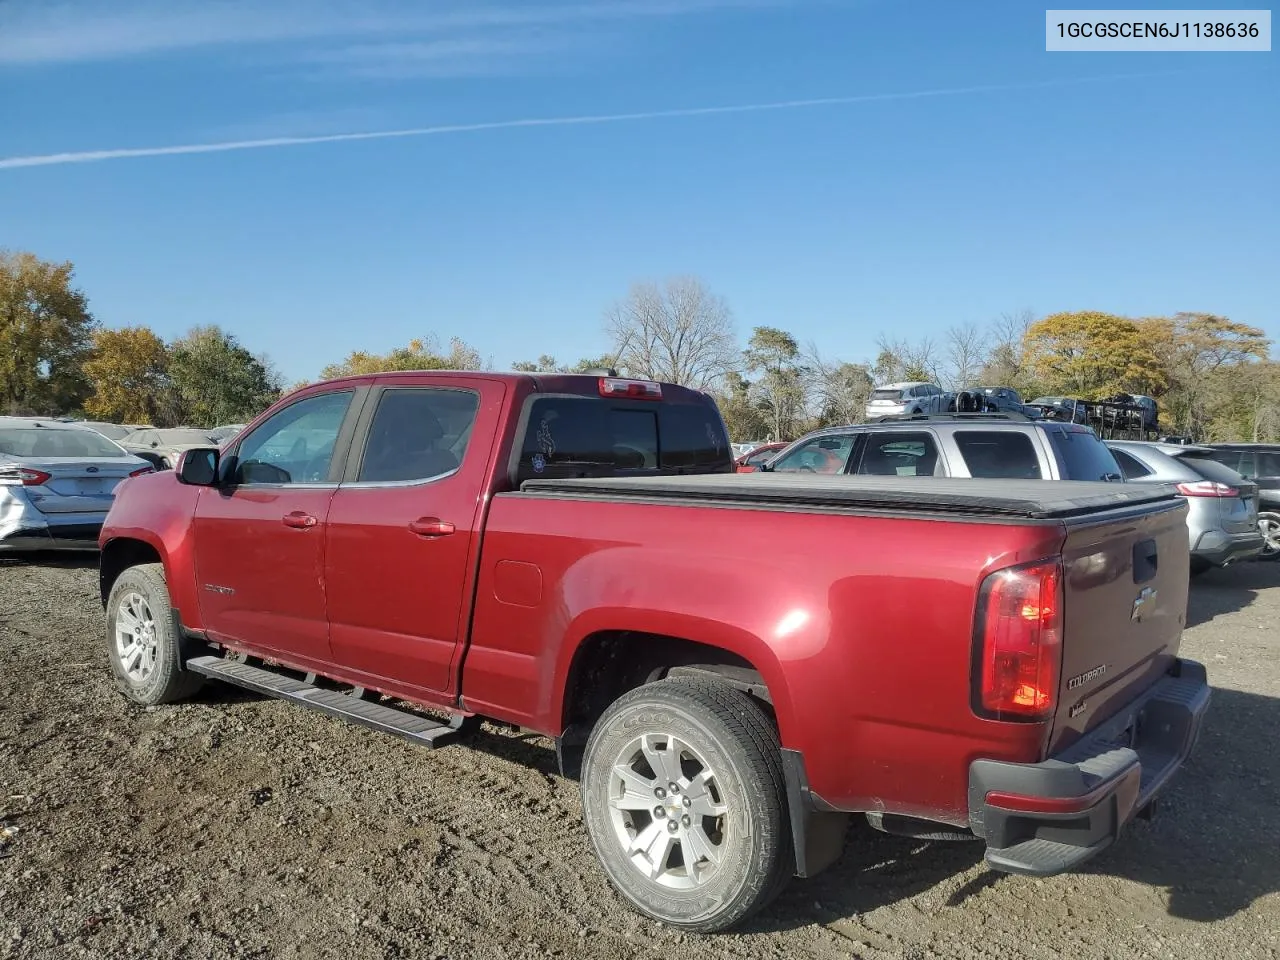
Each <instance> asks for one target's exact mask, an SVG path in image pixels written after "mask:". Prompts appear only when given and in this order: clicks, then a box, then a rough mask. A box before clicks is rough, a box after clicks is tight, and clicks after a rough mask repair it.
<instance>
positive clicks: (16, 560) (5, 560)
mask: <svg viewBox="0 0 1280 960" xmlns="http://www.w3.org/2000/svg"><path fill="white" fill-rule="evenodd" d="M0 567H54V568H57V569H61V570H97V569H98V554H97V551H93V552H90V551H87V550H86V551H84V552H81V551H79V550H76V551H67V552H65V553H62V552H55V551H52V550H50V551H48V552H46V553H0Z"/></svg>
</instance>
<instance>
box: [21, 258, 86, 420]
mask: <svg viewBox="0 0 1280 960" xmlns="http://www.w3.org/2000/svg"><path fill="white" fill-rule="evenodd" d="M74 272H75V268H74V267H73V266H72V265H71V264H70V263H67V262H63V263H54V262H51V261H48V260H41V259H40V258H39V257H37V256H36V255H35V254H33V253H7V252H5V251H4V250H0V413H38V414H41V415H48V414H55V413H62V412H65V411H67V410H70V409H72V408H74V407H75V406H77V405H78V404H79V403H80V401H81V400H83V399H84V397H85V395H86V393H87V392H88V391H87V384H86V382H85V378H84V371H83V369H82V364H83V362H84V360H85V357H86V356H87V355H88V353H89V350H90V347H91V342H92V337H93V331H94V329H95V328H96V326H97V323H96V321H95V320H94V319H93V314H91V313H90V312H89V299H88V297H86V296H85V295H84V293H83V292H82V291H80V290H78V289H76V288H75V287H73V286H72V285H71V281H72V277H73V276H74Z"/></svg>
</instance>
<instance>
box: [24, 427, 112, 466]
mask: <svg viewBox="0 0 1280 960" xmlns="http://www.w3.org/2000/svg"><path fill="white" fill-rule="evenodd" d="M0 454H5V455H6V456H10V457H30V458H32V459H42V458H45V457H96V458H102V457H111V458H114V457H127V456H128V454H127V453H125V452H124V451H123V450H121V449H120V448H119V447H117V446H116V445H115V444H114V443H112V442H111V441H110V440H108V439H107V438H106V437H104V436H102V435H101V434H98V433H94V432H93V431H92V430H81V429H79V428H75V429H70V430H65V429H58V428H55V427H26V428H24V427H5V428H2V429H0Z"/></svg>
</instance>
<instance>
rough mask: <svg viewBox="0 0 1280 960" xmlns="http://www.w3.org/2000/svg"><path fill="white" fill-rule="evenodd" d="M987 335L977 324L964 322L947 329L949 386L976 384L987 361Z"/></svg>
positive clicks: (960, 387) (963, 386)
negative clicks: (949, 365)
mask: <svg viewBox="0 0 1280 960" xmlns="http://www.w3.org/2000/svg"><path fill="white" fill-rule="evenodd" d="M986 343H987V337H986V335H985V334H984V333H983V332H982V331H981V330H980V329H978V326H977V324H973V323H966V324H963V325H962V326H955V327H951V328H950V329H949V330H948V331H947V360H948V362H949V363H950V364H951V386H952V387H954V388H955V389H957V390H964V389H965V388H967V387H972V386H976V385H977V380H978V376H979V374H981V373H982V368H983V366H984V365H985V364H986V362H987V347H986Z"/></svg>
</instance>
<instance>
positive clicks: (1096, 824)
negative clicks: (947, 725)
mask: <svg viewBox="0 0 1280 960" xmlns="http://www.w3.org/2000/svg"><path fill="white" fill-rule="evenodd" d="M1208 706H1209V682H1208V678H1207V676H1206V674H1205V669H1204V667H1203V666H1202V665H1200V664H1199V663H1196V662H1194V661H1191V660H1178V661H1177V662H1176V664H1175V666H1174V669H1173V671H1171V672H1170V673H1169V674H1168V675H1167V676H1165V677H1164V678H1162V679H1161V680H1160V681H1159V682H1157V683H1156V684H1155V685H1153V686H1152V687H1151V688H1150V689H1149V690H1147V691H1146V692H1145V693H1143V694H1142V695H1141V696H1140V697H1139V698H1138V699H1137V700H1135V701H1133V702H1132V703H1130V704H1128V705H1127V706H1126V707H1125V708H1124V709H1123V710H1121V711H1120V713H1118V714H1116V715H1115V716H1114V717H1112V718H1111V719H1110V720H1108V721H1107V722H1106V723H1104V724H1102V725H1101V726H1099V727H1098V728H1096V729H1095V730H1093V731H1092V732H1090V733H1089V734H1088V735H1087V736H1085V737H1084V738H1082V739H1081V740H1079V741H1077V742H1076V743H1075V744H1073V745H1072V746H1071V747H1070V748H1069V749H1068V750H1067V751H1065V752H1064V753H1062V754H1060V755H1059V756H1057V757H1054V758H1052V759H1050V760H1045V761H1044V762H1043V763H1032V764H1018V763H1004V762H1001V761H995V760H975V761H974V762H973V764H971V765H970V768H969V825H970V827H971V828H972V830H973V832H974V833H975V834H977V835H978V836H979V837H982V838H984V839H985V840H986V842H987V854H986V857H987V863H988V864H990V865H991V866H992V867H993V868H995V869H996V870H1002V871H1005V872H1007V873H1023V874H1030V875H1033V876H1049V875H1052V874H1056V873H1063V872H1065V871H1068V870H1072V869H1074V868H1076V867H1078V866H1079V865H1080V864H1082V863H1084V862H1085V861H1086V860H1088V859H1089V858H1090V857H1093V856H1094V855H1096V854H1097V853H1099V852H1101V851H1102V850H1104V849H1106V848H1107V847H1108V846H1110V845H1111V844H1112V843H1113V842H1114V841H1115V839H1116V837H1118V836H1119V834H1120V831H1121V829H1122V828H1123V827H1124V825H1125V824H1126V823H1128V822H1129V821H1130V820H1132V819H1133V817H1134V816H1135V815H1138V814H1141V813H1146V812H1148V811H1149V810H1150V809H1151V807H1152V802H1153V801H1154V799H1155V796H1156V794H1157V793H1158V792H1159V790H1160V789H1161V788H1162V787H1163V786H1164V785H1165V783H1166V782H1168V780H1169V778H1170V777H1171V776H1172V775H1173V774H1174V773H1175V772H1176V771H1177V770H1178V768H1179V767H1181V766H1182V764H1183V762H1184V761H1185V760H1186V758H1187V757H1188V756H1189V755H1190V753H1191V750H1192V748H1193V747H1194V745H1195V742H1196V738H1197V737H1198V736H1199V733H1200V726H1201V722H1202V720H1203V719H1204V714H1205V711H1206V710H1207V709H1208Z"/></svg>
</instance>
